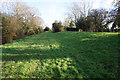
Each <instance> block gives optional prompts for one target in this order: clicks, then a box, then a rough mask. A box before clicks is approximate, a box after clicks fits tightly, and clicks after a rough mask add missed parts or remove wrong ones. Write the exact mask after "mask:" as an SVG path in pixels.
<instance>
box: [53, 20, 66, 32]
mask: <svg viewBox="0 0 120 80" xmlns="http://www.w3.org/2000/svg"><path fill="white" fill-rule="evenodd" d="M52 29H53V32H60V31H62V30H64V27H63V25H62V23H61V22H57V21H55V22H54V23H53V24H52Z"/></svg>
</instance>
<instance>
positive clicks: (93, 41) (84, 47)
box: [2, 32, 118, 78]
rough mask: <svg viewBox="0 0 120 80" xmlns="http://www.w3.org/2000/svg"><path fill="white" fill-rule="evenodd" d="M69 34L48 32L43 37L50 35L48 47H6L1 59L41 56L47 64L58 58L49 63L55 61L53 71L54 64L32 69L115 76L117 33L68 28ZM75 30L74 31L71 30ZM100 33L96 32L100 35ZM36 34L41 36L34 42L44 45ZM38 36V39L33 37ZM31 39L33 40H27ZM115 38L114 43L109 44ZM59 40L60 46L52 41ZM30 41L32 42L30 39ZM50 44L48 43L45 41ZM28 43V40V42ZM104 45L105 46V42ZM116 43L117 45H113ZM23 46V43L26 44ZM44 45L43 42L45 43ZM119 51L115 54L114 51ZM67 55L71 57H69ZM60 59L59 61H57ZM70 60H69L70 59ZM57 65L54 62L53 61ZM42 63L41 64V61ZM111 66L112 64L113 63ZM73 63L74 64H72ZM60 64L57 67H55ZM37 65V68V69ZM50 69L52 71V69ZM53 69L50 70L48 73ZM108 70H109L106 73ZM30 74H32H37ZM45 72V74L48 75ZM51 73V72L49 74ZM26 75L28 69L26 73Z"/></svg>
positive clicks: (66, 74) (69, 74)
mask: <svg viewBox="0 0 120 80" xmlns="http://www.w3.org/2000/svg"><path fill="white" fill-rule="evenodd" d="M68 33H69V35H68V34H65V33H64V32H63V33H55V34H52V33H51V34H49V35H47V36H45V37H44V38H42V40H43V41H44V40H46V39H48V41H47V42H45V43H44V45H45V46H48V47H49V48H48V47H47V48H44V49H40V48H38V47H33V49H32V48H29V47H28V48H23V49H20V48H18V47H17V48H4V47H3V56H2V60H3V62H7V61H15V63H17V62H19V61H28V62H29V61H30V60H39V61H42V60H44V61H43V62H40V63H42V64H45V63H46V64H47V63H48V62H45V61H47V60H55V61H53V63H51V64H49V65H52V71H53V73H52V71H51V70H50V69H51V68H48V66H45V65H42V66H43V67H45V68H48V71H47V69H42V68H43V67H41V69H42V71H44V70H45V71H44V72H42V73H41V74H39V72H40V71H39V70H38V71H37V72H32V73H33V74H34V75H35V74H36V73H37V74H39V75H37V74H36V75H37V76H40V75H41V77H47V75H49V76H48V77H50V76H53V77H74V78H75V77H79V78H80V77H84V78H87V77H88V78H90V77H94V78H98V77H108V78H109V77H110V76H111V75H113V76H112V77H113V78H114V77H116V73H115V71H114V69H115V68H116V65H117V62H116V61H117V59H116V58H117V54H118V53H117V49H118V46H117V41H118V40H117V39H116V38H118V36H116V35H109V34H103V35H100V33H91V35H90V33H85V32H83V33H81V34H82V35H79V34H78V33H77V32H68ZM71 33H72V34H71ZM96 34H97V35H98V36H97V35H96ZM61 35H64V37H62V38H61V37H60V36H61ZM36 38H37V39H39V40H41V39H40V38H38V36H36V37H34V38H33V39H32V40H33V42H35V44H34V43H32V45H33V44H34V45H41V43H42V41H41V42H40V41H39V44H36V43H37V41H36ZM34 40H35V41H34ZM28 42H32V41H28ZM111 42H112V44H110V43H111ZM54 43H56V44H58V45H59V46H58V47H55V46H54V45H52V44H54ZM28 44H29V43H28ZM46 44H48V45H46ZM26 45H27V44H26ZM103 45H104V46H103ZM113 46H114V48H113ZM23 47H24V46H23ZM43 47H44V46H43ZM114 53H116V54H114ZM60 59H61V60H63V59H64V62H63V63H65V64H62V62H60ZM67 59H68V61H67ZM57 60H59V61H58V63H57ZM69 60H70V61H69ZM59 62H60V66H61V64H62V65H63V66H61V68H62V69H61V68H60V69H59V68H58V67H57V66H58V64H59ZM53 64H54V65H56V66H54V65H53ZM65 65H66V66H67V68H66V69H63V68H64V66H65ZM38 66H39V65H38ZM111 66H112V67H111ZM72 67H73V68H72ZM56 68H57V69H56ZM37 69H38V68H36V70H37ZM49 70H50V71H49ZM49 72H50V73H49ZM107 73H109V74H107ZM33 74H31V75H30V76H31V77H32V76H34V75H33ZM45 74H46V75H45ZM50 74H52V75H50ZM26 75H27V73H26Z"/></svg>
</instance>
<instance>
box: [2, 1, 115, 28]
mask: <svg viewBox="0 0 120 80" xmlns="http://www.w3.org/2000/svg"><path fill="white" fill-rule="evenodd" d="M5 1H14V0H0V2H5ZM20 1H21V0H20ZM74 1H75V2H80V1H81V0H23V2H26V3H27V4H28V5H29V6H32V7H36V8H38V9H39V11H40V14H41V17H42V19H43V20H44V24H45V25H46V26H48V27H52V23H53V22H54V21H55V20H58V21H60V20H61V21H64V18H65V13H66V12H67V10H68V7H70V6H71V4H72V2H74ZM87 1H90V2H93V9H96V8H106V9H109V8H111V4H112V1H113V0H87ZM0 5H1V3H0ZM0 8H1V6H0Z"/></svg>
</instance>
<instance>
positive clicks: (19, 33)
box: [0, 2, 43, 44]
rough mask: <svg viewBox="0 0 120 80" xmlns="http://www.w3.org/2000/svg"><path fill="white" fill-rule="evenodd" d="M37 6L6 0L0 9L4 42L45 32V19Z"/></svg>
mask: <svg viewBox="0 0 120 80" xmlns="http://www.w3.org/2000/svg"><path fill="white" fill-rule="evenodd" d="M37 12H38V10H37V9H36V8H33V7H30V6H28V5H26V4H25V3H22V2H5V3H3V5H2V10H0V15H1V20H2V22H1V23H2V28H1V29H2V43H3V44H4V43H6V42H9V41H12V40H16V39H19V38H23V37H25V36H29V35H32V34H36V33H41V32H43V28H42V25H43V19H42V18H41V17H40V16H39V13H37Z"/></svg>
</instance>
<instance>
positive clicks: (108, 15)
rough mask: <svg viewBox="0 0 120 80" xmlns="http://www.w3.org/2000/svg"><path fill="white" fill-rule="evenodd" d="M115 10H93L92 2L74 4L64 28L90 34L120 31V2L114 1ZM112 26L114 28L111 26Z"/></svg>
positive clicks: (83, 1) (83, 0)
mask: <svg viewBox="0 0 120 80" xmlns="http://www.w3.org/2000/svg"><path fill="white" fill-rule="evenodd" d="M112 4H113V6H114V8H113V9H111V10H109V11H108V10H106V9H92V3H91V2H85V0H82V1H81V2H80V3H76V2H74V3H73V5H72V6H71V7H70V8H69V12H67V18H66V20H65V21H64V27H74V26H76V28H78V29H80V30H82V31H89V32H117V31H119V30H120V1H117V0H114V1H113V3H112ZM110 24H112V27H109V25H110Z"/></svg>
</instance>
